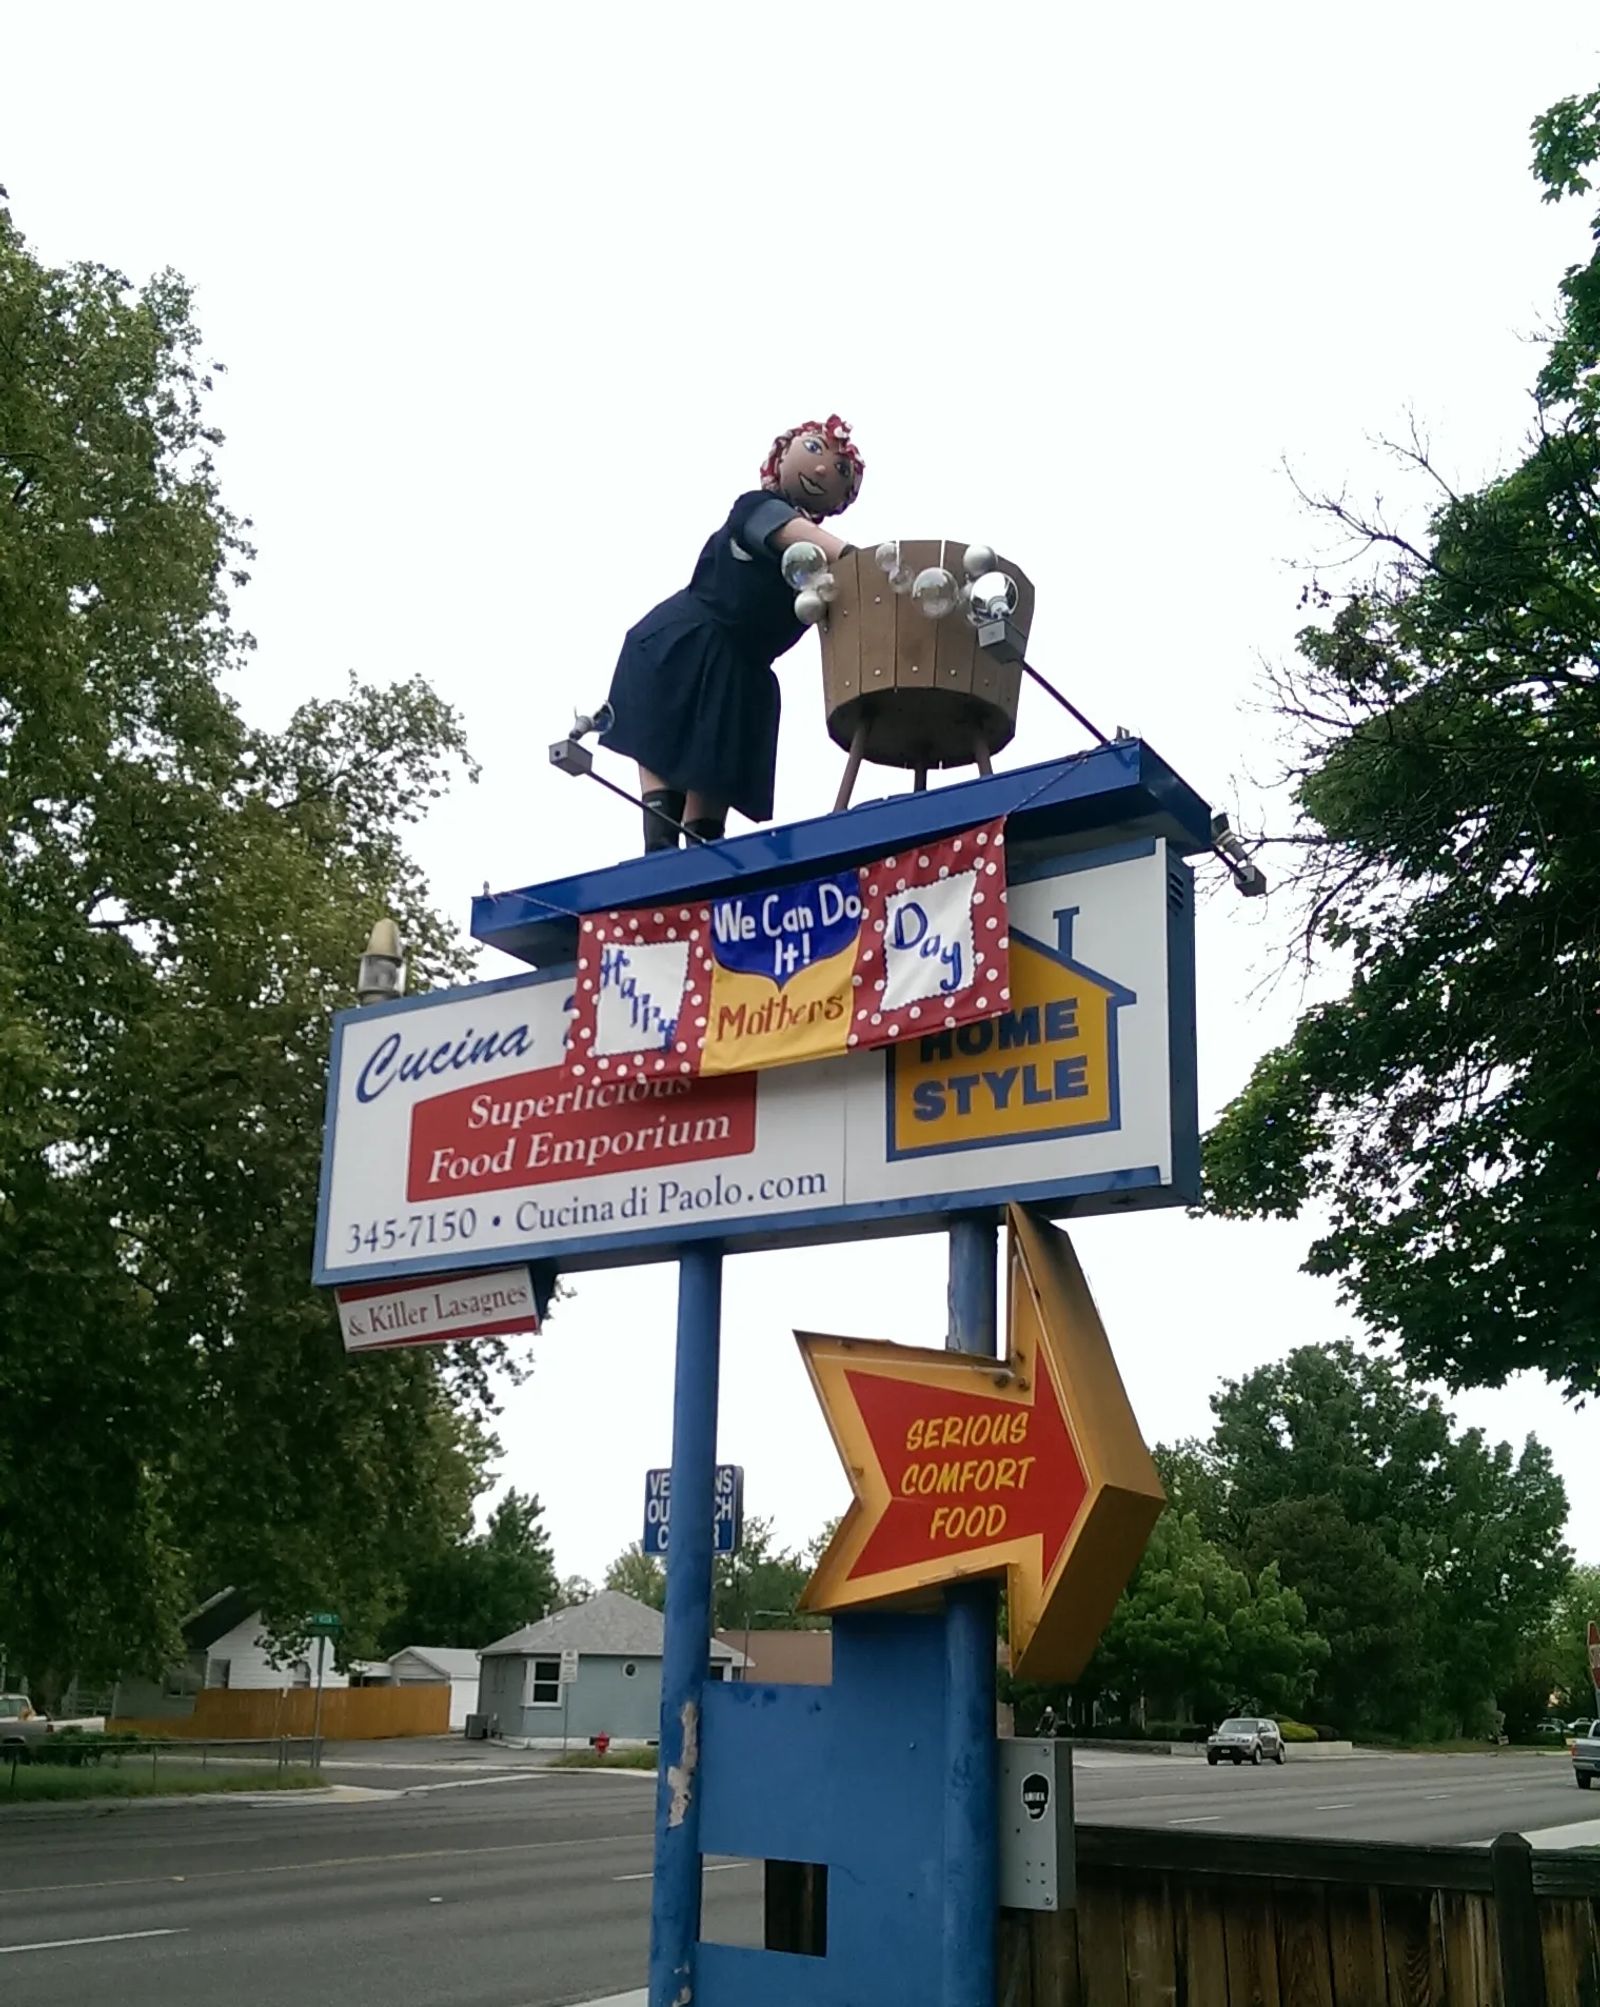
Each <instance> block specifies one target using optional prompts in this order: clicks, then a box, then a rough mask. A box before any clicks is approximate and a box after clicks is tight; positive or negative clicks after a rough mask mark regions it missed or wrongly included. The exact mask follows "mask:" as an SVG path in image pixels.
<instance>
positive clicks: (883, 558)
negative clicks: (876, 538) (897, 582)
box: [875, 542, 900, 573]
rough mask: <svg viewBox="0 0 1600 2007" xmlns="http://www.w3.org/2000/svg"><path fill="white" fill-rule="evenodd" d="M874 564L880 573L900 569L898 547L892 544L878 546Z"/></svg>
mask: <svg viewBox="0 0 1600 2007" xmlns="http://www.w3.org/2000/svg"><path fill="white" fill-rule="evenodd" d="M875 562H876V564H877V567H878V569H879V571H881V572H884V573H889V572H894V571H898V570H899V569H900V546H899V545H898V544H897V543H892V542H891V543H886V544H879V546H878V549H877V553H876V558H875Z"/></svg>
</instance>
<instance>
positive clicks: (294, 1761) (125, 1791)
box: [0, 1729, 322, 1798]
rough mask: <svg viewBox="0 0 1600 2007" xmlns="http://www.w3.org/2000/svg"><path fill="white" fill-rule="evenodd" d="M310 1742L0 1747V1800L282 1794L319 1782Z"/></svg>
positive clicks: (133, 1739)
mask: <svg viewBox="0 0 1600 2007" xmlns="http://www.w3.org/2000/svg"><path fill="white" fill-rule="evenodd" d="M321 1769H322V1744H321V1742H320V1741H319V1740H317V1739H315V1738H313V1737H311V1736H295V1735H279V1736H272V1737H263V1738H259V1739H230V1740H227V1741H220V1740H202V1739H200V1738H199V1737H197V1736H165V1737H163V1736H147V1735H132V1734H119V1733H115V1732H112V1733H109V1734H101V1733H97V1732H94V1731H91V1730H77V1729H62V1730H60V1731H59V1732H58V1733H56V1734H54V1735H37V1736H30V1737H27V1738H25V1739H18V1740H14V1741H9V1742H6V1743H0V1795H3V1794H9V1795H10V1796H12V1797H26V1798H76V1797H94V1796H96V1795H98V1794H100V1793H104V1794H105V1795H108V1796H129V1797H134V1796H145V1795H165V1794H166V1793H169V1792H170V1793H172V1794H173V1795H178V1794H180V1793H182V1792H184V1791H186V1790H194V1791H225V1790H249V1789H250V1788H252V1786H259V1787H260V1788H261V1789H263V1790H281V1789H283V1788H285V1787H286V1786H291V1785H293V1784H296V1783H299V1782H302V1781H303V1782H312V1781H316V1782H320V1781H321V1778H320V1772H321Z"/></svg>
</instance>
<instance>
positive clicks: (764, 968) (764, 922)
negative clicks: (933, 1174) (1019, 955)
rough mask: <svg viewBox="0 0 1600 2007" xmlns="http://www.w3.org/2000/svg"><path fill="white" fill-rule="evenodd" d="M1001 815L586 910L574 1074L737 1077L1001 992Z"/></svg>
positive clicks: (944, 1025)
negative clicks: (879, 852)
mask: <svg viewBox="0 0 1600 2007" xmlns="http://www.w3.org/2000/svg"><path fill="white" fill-rule="evenodd" d="M1006 928H1007V923H1006V874H1005V829H1004V823H1003V821H995V822H991V823H985V824H983V825H981V826H979V827H977V828H974V829H968V830H963V831H962V833H961V834H960V835H959V836H952V837H946V838H944V839H942V840H941V841H940V842H937V843H928V844H920V845H918V846H916V847H915V848H914V849H912V850H909V851H905V852H900V853H896V854H895V855H892V856H887V857H881V858H878V859H876V860H875V861H874V862H873V863H871V864H865V865H862V866H860V867H859V868H858V869H855V870H851V871H840V872H834V873H832V874H830V875H829V876H827V877H824V878H811V879H806V880H804V881H803V882H801V883H800V884H795V885H785V886H782V887H779V888H777V889H775V890H768V891H762V892H754V893H740V892H734V893H731V894H729V895H728V896H726V897H724V898H720V899H709V900H696V901H694V902H693V903H692V904H689V905H682V906H667V907H663V908H655V909H652V908H640V909H638V910H636V911H627V912H615V913H608V914H595V915H593V916H591V917H590V918H588V919H585V921H584V923H583V928H582V932H581V934H580V937H579V951H578V982H577V992H576V1010H575V1013H574V1017H573V1022H572V1030H571V1035H570V1039H569V1046H568V1067H569V1070H570V1071H571V1073H572V1074H573V1076H574V1077H575V1078H577V1079H583V1078H585V1077H586V1076H588V1077H594V1076H602V1077H609V1078H612V1079H615V1078H617V1077H618V1076H627V1075H644V1076H646V1077H649V1076H652V1075H657V1074H659V1075H662V1076H670V1075H672V1074H680V1075H682V1074H690V1075H709V1074H720V1073H748V1072H754V1071H757V1070H759V1069H761V1068H765V1067H772V1066H788V1065H792V1064H794V1063H795V1062H796V1061H799V1060H807V1059H827V1058H834V1057H837V1056H838V1055H839V1054H841V1053H845V1052H850V1051H854V1050H856V1049H858V1048H868V1049H870V1048H872V1047H876V1046H883V1045H893V1044H895V1043H897V1042H898V1041H899V1040H900V1039H903V1038H911V1037H913V1036H915V1035H916V1034H917V1033H919V1032H923V1031H937V1030H944V1031H950V1030H954V1029H955V1028H956V1027H957V1026H958V1025H963V1024H971V1023H973V1022H975V1021H976V1020H978V1019H980V1018H986V1017H991V1016H993V1015H995V1014H996V1013H997V1012H1001V1011H1004V1010H1005V1008H1006V1006H1007V1005H1008V1004H1009V1002H1010V1000H1011V988H1010V960H1009V945H1010V944H1009V939H1008V936H1007V930H1006Z"/></svg>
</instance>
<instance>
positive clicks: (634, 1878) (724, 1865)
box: [611, 1861, 756, 1882]
mask: <svg viewBox="0 0 1600 2007" xmlns="http://www.w3.org/2000/svg"><path fill="white" fill-rule="evenodd" d="M755 1865H756V1864H755V1862H754V1861H718V1862H717V1863H716V1864H715V1865H714V1866H713V1867H709V1868H702V1869H701V1870H700V1872H701V1874H703V1875H725V1874H729V1873H731V1872H732V1870H733V1869H734V1868H753V1867H754V1866H755ZM611 1879H612V1880H613V1881H614V1882H650V1881H654V1880H655V1870H654V1869H653V1868H651V1869H648V1870H647V1871H646V1872H645V1873H644V1874H642V1875H613V1876H612V1877H611Z"/></svg>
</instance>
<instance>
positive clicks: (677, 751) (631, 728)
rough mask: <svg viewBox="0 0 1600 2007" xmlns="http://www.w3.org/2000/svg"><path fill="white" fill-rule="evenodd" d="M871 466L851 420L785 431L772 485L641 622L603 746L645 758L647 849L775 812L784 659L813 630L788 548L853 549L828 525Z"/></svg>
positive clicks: (620, 665) (768, 465)
mask: <svg viewBox="0 0 1600 2007" xmlns="http://www.w3.org/2000/svg"><path fill="white" fill-rule="evenodd" d="M865 471H866V469H865V466H864V464H863V462H862V458H861V455H860V454H859V453H858V452H857V451H856V448H855V446H854V445H853V444H852V442H851V439H850V428H849V426H848V425H846V424H845V422H844V421H843V419H841V418H838V417H833V418H829V419H828V420H827V422H826V423H825V424H816V423H811V424H806V425H797V426H796V427H795V428H794V430H793V431H792V432H784V433H781V434H780V435H779V436H778V437H777V438H776V439H775V440H774V441H773V442H772V450H771V452H770V453H768V455H767V457H766V460H765V462H764V463H763V465H762V468H761V486H760V487H759V488H755V489H752V490H751V492H750V493H749V494H746V495H741V496H740V497H739V499H738V500H737V501H736V502H735V503H734V505H733V507H732V509H731V510H730V511H729V513H728V520H727V521H726V522H725V523H724V524H723V525H722V527H721V529H719V530H718V531H717V532H716V534H715V535H714V536H712V537H711V538H710V540H709V541H708V542H707V544H706V547H705V549H704V550H703V551H701V553H700V556H699V559H698V561H697V562H696V564H695V568H694V576H693V577H692V578H691V579H690V581H689V583H688V585H687V586H686V587H685V589H684V590H683V591H682V592H675V593H674V594H673V595H672V597H671V598H670V599H664V600H662V602H661V604H660V605H659V606H657V607H654V608H652V609H651V611H650V612H649V613H647V614H646V615H645V617H644V618H643V620H641V621H639V622H638V624H637V625H636V626H634V627H630V628H629V630H628V633H627V637H626V639H625V640H624V641H623V644H622V653H621V654H620V655H619V656H618V658H617V666H616V671H615V673H614V674H613V676H612V679H611V693H610V697H609V699H608V701H609V703H610V705H611V711H612V724H611V727H610V729H609V730H608V731H607V732H606V734H605V738H604V741H603V743H604V744H605V745H607V746H609V747H610V748H611V749H612V751H614V752H618V753H623V754H626V755H627V756H628V757H629V758H630V759H635V760H637V761H638V762H639V792H640V798H641V799H642V801H643V802H644V847H645V849H646V851H647V852H648V851H652V850H673V849H676V848H677V844H678V828H677V825H679V824H682V826H683V827H684V828H685V829H686V830H687V831H688V832H689V835H690V836H691V838H698V839H699V840H700V841H701V842H707V843H709V842H714V841H715V840H716V839H717V838H718V837H720V836H721V835H722V834H723V833H724V831H725V829H726V827H727V820H728V811H729V809H730V808H736V809H737V810H738V811H739V813H740V814H741V815H743V816H748V817H749V819H750V820H751V821H752V822H765V821H766V820H767V818H768V817H769V816H770V815H771V814H772V786H773V777H774V773H775V770H776V767H777V760H778V707H779V695H778V679H777V677H776V676H775V675H774V674H773V673H772V665H773V663H774V662H775V661H776V660H777V658H778V657H779V656H780V655H782V654H784V653H785V652H786V651H787V650H788V649H790V648H792V647H793V646H794V644H795V643H796V642H797V641H798V640H799V639H800V636H801V635H802V634H803V633H804V632H805V629H804V627H803V625H802V624H801V622H800V621H799V620H798V619H796V617H795V611H794V591H793V588H792V587H790V586H789V585H787V584H786V583H785V582H784V578H783V573H782V571H781V569H780V567H781V564H782V560H783V553H784V551H785V550H786V549H787V547H788V546H789V545H790V544H792V543H814V544H816V545H817V546H818V547H819V548H820V549H821V551H822V553H823V555H824V556H825V557H826V558H828V559H829V560H832V559H834V558H838V557H841V556H842V555H843V554H844V553H845V551H846V550H848V549H850V548H851V546H849V545H848V544H846V543H844V542H843V541H842V539H841V538H839V537H837V536H835V535H834V534H833V532H832V531H831V530H825V529H823V528H822V527H821V524H822V523H823V521H824V520H825V519H826V518H827V517H829V516H836V515H838V514H839V513H840V511H841V510H843V509H847V508H848V507H849V506H850V504H851V503H852V502H853V501H854V500H855V498H856V496H857V494H858V493H859V492H860V489H861V477H862V475H863V473H864V472H865Z"/></svg>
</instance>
